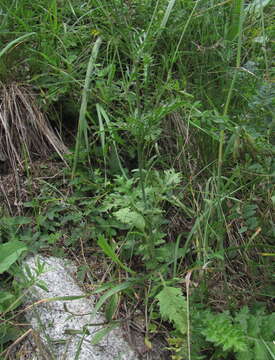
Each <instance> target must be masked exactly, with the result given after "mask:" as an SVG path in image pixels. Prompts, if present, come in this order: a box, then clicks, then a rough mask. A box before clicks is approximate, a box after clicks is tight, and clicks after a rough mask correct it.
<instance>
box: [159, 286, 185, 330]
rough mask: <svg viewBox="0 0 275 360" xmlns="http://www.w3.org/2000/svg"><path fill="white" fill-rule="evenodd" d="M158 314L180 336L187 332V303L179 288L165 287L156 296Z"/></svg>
mask: <svg viewBox="0 0 275 360" xmlns="http://www.w3.org/2000/svg"><path fill="white" fill-rule="evenodd" d="M156 298H157V300H158V302H159V309H160V314H161V316H162V318H163V319H165V320H168V321H171V322H172V323H173V324H174V326H175V328H176V330H178V331H179V332H180V333H181V334H182V335H185V334H186V332H187V302H186V299H185V297H184V296H183V295H182V291H181V289H179V288H175V287H171V286H165V287H164V288H163V290H161V292H160V293H159V294H158V295H157V297H156Z"/></svg>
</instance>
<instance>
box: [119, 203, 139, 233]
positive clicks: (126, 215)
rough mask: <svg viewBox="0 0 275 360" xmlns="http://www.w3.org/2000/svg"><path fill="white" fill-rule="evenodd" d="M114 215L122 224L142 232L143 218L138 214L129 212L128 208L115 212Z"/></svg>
mask: <svg viewBox="0 0 275 360" xmlns="http://www.w3.org/2000/svg"><path fill="white" fill-rule="evenodd" d="M114 215H115V217H116V218H117V219H118V220H119V221H121V222H122V223H124V224H128V225H131V226H135V227H136V228H137V229H138V230H140V231H144V229H145V220H144V217H143V216H142V215H141V214H139V213H138V212H136V211H132V210H130V209H129V208H128V207H127V208H123V209H120V210H118V211H116V212H115V213H114Z"/></svg>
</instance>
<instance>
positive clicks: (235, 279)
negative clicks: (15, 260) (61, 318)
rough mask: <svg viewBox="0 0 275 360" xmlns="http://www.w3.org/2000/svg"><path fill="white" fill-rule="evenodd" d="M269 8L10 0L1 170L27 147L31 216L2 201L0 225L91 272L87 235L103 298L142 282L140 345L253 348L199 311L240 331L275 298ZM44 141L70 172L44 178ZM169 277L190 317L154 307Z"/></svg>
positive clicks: (182, 354)
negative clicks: (225, 335) (104, 288)
mask: <svg viewBox="0 0 275 360" xmlns="http://www.w3.org/2000/svg"><path fill="white" fill-rule="evenodd" d="M273 10H274V9H273V7H272V4H271V1H265V2H263V3H262V6H261V4H260V2H259V1H256V0H254V1H252V2H251V3H250V4H248V5H247V4H246V3H245V2H244V1H243V0H234V1H222V2H221V1H217V0H213V1H206V0H198V1H195V2H194V1H173V0H170V1H164V0H157V1H131V2H130V1H119V0H109V1H105V0H104V1H97V0H91V1H89V2H80V1H79V0H71V1H68V2H63V1H61V2H60V1H56V0H51V1H46V2H45V1H42V0H39V1H36V2H35V3H33V4H30V3H29V2H28V1H27V0H23V1H22V0H21V1H16V0H15V1H13V2H10V1H6V0H3V1H2V3H1V7H0V23H1V25H0V39H1V44H3V45H1V48H0V80H1V81H2V84H3V85H2V89H3V91H2V92H1V104H0V110H1V111H0V119H1V122H0V141H1V143H0V149H2V152H3V153H4V156H2V157H0V171H1V162H3V163H4V164H5V162H8V163H10V164H12V168H13V171H14V173H17V171H18V170H17V167H18V165H20V164H22V163H25V164H26V168H28V171H26V172H25V173H24V169H23V175H22V179H23V177H24V176H27V178H28V179H29V181H30V182H32V184H33V187H32V186H30V187H29V188H28V189H25V190H24V193H25V195H26V200H28V201H27V202H26V203H25V204H22V211H23V212H22V215H23V216H24V218H25V219H28V220H25V222H24V221H23V223H22V224H21V223H20V219H17V217H14V218H13V217H11V218H9V217H8V216H6V215H7V214H6V213H5V211H6V210H5V207H4V206H3V209H2V208H1V211H2V213H3V215H5V216H4V217H3V220H2V223H1V224H0V236H1V241H2V243H3V244H5V243H7V242H9V239H10V238H12V239H16V240H18V241H22V242H23V243H24V244H26V245H27V246H28V248H29V251H31V250H30V249H31V248H35V249H36V251H43V249H46V251H49V252H51V253H56V254H59V255H60V254H66V256H77V258H78V259H79V262H80V263H82V265H83V268H81V269H79V276H80V277H81V278H82V279H83V282H84V279H86V278H87V276H88V278H93V274H92V271H91V269H90V268H89V266H87V264H88V263H89V258H90V256H91V250H90V248H91V246H92V247H93V249H94V251H95V252H96V253H97V256H98V258H99V259H101V260H102V259H104V265H101V266H102V267H103V270H104V271H105V275H104V276H103V278H102V279H98V281H99V282H101V281H102V282H106V281H108V280H110V281H111V282H110V285H108V286H110V287H109V289H110V290H109V292H107V293H106V294H105V295H103V297H102V300H100V301H99V305H98V308H99V306H101V305H103V303H104V301H105V300H108V299H109V298H110V299H112V296H113V295H114V294H115V295H117V294H118V293H119V292H122V293H123V294H124V299H125V300H123V301H125V304H126V306H127V307H129V308H130V309H131V308H134V305H133V303H134V299H143V294H144V293H146V294H147V295H146V299H145V301H141V300H140V301H139V308H140V310H142V311H144V316H145V319H146V327H145V329H144V332H145V336H144V338H145V343H146V344H147V345H146V346H147V347H148V348H150V346H151V345H150V343H151V341H153V339H154V337H155V336H156V334H157V336H158V337H161V336H162V337H163V338H164V340H163V341H166V342H167V344H169V345H168V346H169V347H170V353H171V359H172V356H174V357H173V359H185V358H188V359H197V358H199V356H200V355H204V356H206V358H209V359H220V358H221V357H222V356H223V358H225V359H229V358H234V359H235V358H236V359H239V358H240V357H239V356H241V355H239V352H241V351H245V350H244V348H245V347H250V350H251V351H254V350H253V349H254V348H253V347H252V345H251V344H248V343H247V344H245V345H243V344H241V343H238V342H237V338H238V337H237V336H236V339H235V340H236V344H235V345H234V346H232V347H230V346H229V348H226V346H227V345H228V344H226V342H224V343H223V344H222V343H221V341H222V340H221V339H218V334H216V333H215V331H214V330H213V329H212V330H211V331H212V332H213V334H214V335H213V336H211V335H209V331H210V330H209V329H210V323H211V321H212V320H211V321H210V322H208V320H207V319H208V315H206V313H202V316H201V318H202V319H205V320H204V321H205V322H204V324H206V325H204V326H209V329H208V330H209V331H208V330H207V329H206V330H205V331H203V332H201V333H200V332H199V330H198V331H197V327H198V328H199V327H200V325H198V324H199V320H198V319H197V318H196V316H195V314H196V312H199V311H204V310H205V311H207V310H210V309H211V310H212V311H216V312H221V313H222V314H223V315H222V316H221V317H219V316H217V317H216V321H217V324H218V322H219V321H223V322H224V324H227V325H226V326H227V328H228V331H229V330H230V329H231V327H230V326H231V325H232V324H233V325H232V326H233V327H234V326H235V328H234V331H236V333H238V331H241V330H240V329H239V328H238V329H237V325H236V324H237V322H238V316H239V315H238V314H239V312H240V313H241V314H242V311H243V310H242V306H243V305H244V304H247V305H248V306H249V308H250V310H251V313H250V312H248V315H246V316H247V317H248V318H249V317H250V318H252V317H253V316H255V317H257V316H258V317H259V318H261V316H265V315H263V314H262V313H261V315H260V313H257V311H256V310H255V312H253V311H254V310H253V309H256V308H257V306H258V305H259V303H264V304H265V307H266V311H268V312H269V314H270V313H271V312H272V311H273V310H272V302H271V299H272V296H273V295H274V294H273V295H272V262H271V260H272V257H273V256H274V245H273V239H274V235H275V230H274V217H273V211H274V196H275V194H274V136H273V132H274V86H273V85H274V84H273V83H272V80H271V79H272V76H274V67H273V64H272V40H271V38H272V33H273V30H274V28H273V24H272V11H273ZM18 79H19V80H20V81H18ZM11 89H13V90H12V91H11ZM28 89H32V93H35V98H34V96H33V95H31V92H30V90H28ZM19 92H20V96H19V95H18V93H19ZM16 94H17V95H16ZM24 104H25V105H24ZM26 104H27V105H26ZM60 109H64V111H63V112H61V111H60ZM45 116H46V117H47V119H49V120H50V121H51V122H52V125H46V124H47V123H46V120H45ZM56 118H58V119H59V124H57V123H55V121H56ZM46 126H47V128H46ZM57 127H58V128H61V129H62V131H63V133H64V134H69V129H70V131H71V129H73V135H72V134H71V133H70V138H69V139H68V138H66V137H65V138H64V139H63V140H64V142H65V143H66V144H67V145H68V146H70V150H71V154H68V155H66V156H65V155H63V153H64V152H66V149H65V146H64V145H62V143H61V142H60V140H59V139H58V138H57V135H56V134H55V133H54V131H53V129H55V128H57ZM7 128H9V130H7ZM20 129H21V130H20ZM22 129H28V130H27V132H26V134H27V137H26V135H24V131H23V130H22ZM45 129H46V130H45ZM34 130H35V131H37V132H36V133H34ZM7 139H11V140H9V141H7ZM42 144H45V145H43V146H41V145H42ZM72 144H74V145H72ZM50 146H52V147H53V148H54V149H55V150H57V152H58V153H59V155H60V156H61V157H62V158H65V161H66V162H67V164H69V165H70V167H69V168H66V167H65V166H64V165H63V164H62V165H61V164H59V165H58V163H54V164H53V165H52V164H51V162H48V161H49V160H43V161H44V166H49V168H55V166H56V167H60V168H62V171H63V170H64V171H63V172H64V174H63V175H62V178H60V177H59V176H56V177H55V176H48V177H47V176H46V178H45V179H44V178H43V179H44V180H43V182H42V181H41V179H40V177H39V176H38V177H35V176H33V174H34V170H33V167H34V166H35V161H34V164H32V160H33V159H35V158H36V159H37V158H42V152H46V153H47V151H48V149H49V147H50ZM44 157H45V156H44ZM2 159H3V160H2ZM42 166H43V164H42ZM63 168H64V169H63ZM20 171H21V172H22V170H20ZM40 171H42V170H41V168H40ZM26 173H27V174H26ZM49 173H50V171H49ZM37 182H38V185H36V183H37ZM3 184H4V185H5V183H4V182H3ZM37 188H39V190H34V189H37ZM3 189H4V191H3ZM67 189H69V191H68V190H67ZM1 190H2V192H4V195H3V201H4V200H5V201H6V202H7V203H8V204H9V205H8V207H9V212H12V207H11V201H10V200H9V197H11V196H12V194H11V193H9V192H8V191H5V188H4V187H3V185H1ZM35 197H36V198H37V200H34V198H35ZM14 215H15V214H14ZM12 219H13V220H12ZM79 253H81V256H79V255H76V254H79ZM72 254H73V255H72ZM83 269H85V270H83ZM11 273H12V271H11ZM128 277H130V280H133V283H134V284H135V285H133V286H132V288H131V286H129V283H128V280H127V278H128ZM183 278H186V282H185V283H183V282H182V280H181V279H183ZM86 281H88V280H86ZM88 282H89V281H88ZM113 283H115V284H116V286H114V285H112V284H113ZM5 286H7V287H8V286H9V285H8V284H5ZM112 286H114V288H113V289H112ZM170 288H172V289H176V290H171V289H170ZM167 289H168V290H167ZM273 290H274V289H273ZM161 291H164V292H165V291H170V292H171V293H172V294H174V295H175V302H174V306H175V308H177V307H178V309H180V310H179V311H184V310H183V307H182V304H178V303H177V299H179V298H180V299H181V296H182V298H184V299H187V301H186V306H187V314H188V315H187V320H188V321H187V323H186V332H184V329H183V328H182V327H180V326H178V325H177V324H178V319H177V317H176V315H173V311H172V310H171V316H170V315H167V312H166V310H161V309H165V306H168V307H170V306H171V305H170V304H165V303H163V302H161V301H163V300H161V301H158V300H157V299H159V297H158V294H160V293H161ZM160 298H161V297H160ZM110 301H111V300H110ZM121 301H122V300H121ZM158 303H159V306H158V305H157V304H158ZM184 304H185V302H184ZM106 306H107V305H106ZM107 308H108V306H107ZM119 308H120V309H122V308H123V306H122V303H121V305H120V307H119ZM202 308H203V310H202ZM171 309H172V308H171ZM226 310H230V311H231V314H230V316H231V318H230V320H228V317H227V315H225V314H226V313H225V311H226ZM120 311H122V310H120ZM175 313H177V312H175ZM121 314H123V312H121ZM184 316H185V315H184ZM209 316H210V315H209ZM270 316H271V315H270ZM161 318H162V320H164V321H166V323H164V325H165V328H164V329H165V330H163V326H164V325H163V323H162V322H161ZM236 319H237V320H236ZM230 322H231V325H229V323H230ZM169 323H170V325H169ZM214 323H215V320H214ZM207 324H208V325H207ZM169 326H170V327H169ZM171 326H172V327H173V331H172V330H171ZM242 331H243V330H242ZM163 333H164V334H165V335H164V336H163V335H161V334H163ZM205 334H207V335H205ZM257 334H258V335H257V336H258V337H261V336H262V335H261V333H260V332H258V333H257ZM247 336H248V337H249V336H251V334H250V333H249V335H247ZM205 338H207V339H208V342H207V341H206V340H205ZM209 339H212V340H209ZM266 341H267V344H266V347H265V348H267V349H269V350H270V349H271V350H270V351H271V352H272V347H271V348H270V346H271V345H270V343H269V341H270V339H269V338H268V337H267V338H266ZM186 344H187V345H186ZM4 346H6V345H4V344H3V347H4ZM152 346H153V345H152ZM186 346H187V347H186ZM197 346H198V347H199V348H197ZM242 346H243V347H242ZM225 349H226V350H225ZM241 349H242V350H241ZM261 349H262V347H261ZM263 351H264V350H262V353H261V354H263ZM243 356H244V355H243ZM246 356H250V355H246ZM257 356H258V355H257ZM264 356H266V358H268V356H269V355H264ZM270 356H271V355H270ZM254 358H255V357H254ZM271 358H272V357H271ZM247 359H248V357H247ZM259 359H260V358H259Z"/></svg>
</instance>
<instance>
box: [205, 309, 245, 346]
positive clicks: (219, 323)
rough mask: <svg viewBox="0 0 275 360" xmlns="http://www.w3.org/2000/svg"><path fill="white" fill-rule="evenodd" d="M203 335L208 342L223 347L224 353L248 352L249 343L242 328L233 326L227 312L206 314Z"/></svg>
mask: <svg viewBox="0 0 275 360" xmlns="http://www.w3.org/2000/svg"><path fill="white" fill-rule="evenodd" d="M203 325H204V329H203V330H202V332H201V333H202V334H203V335H204V336H205V338H206V340H207V341H210V342H212V343H214V344H215V346H217V347H219V346H221V347H222V349H223V351H225V352H228V351H229V350H233V351H234V352H240V351H247V350H248V347H247V343H246V339H245V336H244V332H243V330H242V328H241V327H240V326H238V325H235V324H233V322H232V318H231V316H230V314H229V313H228V312H227V311H225V312H223V313H221V314H218V315H216V314H213V313H211V312H210V311H208V312H206V313H205V317H204V320H203Z"/></svg>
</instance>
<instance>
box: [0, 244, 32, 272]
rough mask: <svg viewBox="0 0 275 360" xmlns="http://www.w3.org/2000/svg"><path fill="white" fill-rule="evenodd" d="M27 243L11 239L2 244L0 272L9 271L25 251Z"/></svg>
mask: <svg viewBox="0 0 275 360" xmlns="http://www.w3.org/2000/svg"><path fill="white" fill-rule="evenodd" d="M26 250H27V247H26V245H25V244H24V243H23V242H21V241H17V240H14V241H10V242H8V243H5V244H1V245H0V274H1V273H3V272H5V271H7V270H8V269H9V267H10V266H11V265H12V264H13V263H15V261H16V260H18V258H19V257H20V255H21V254H22V252H23V251H26Z"/></svg>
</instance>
